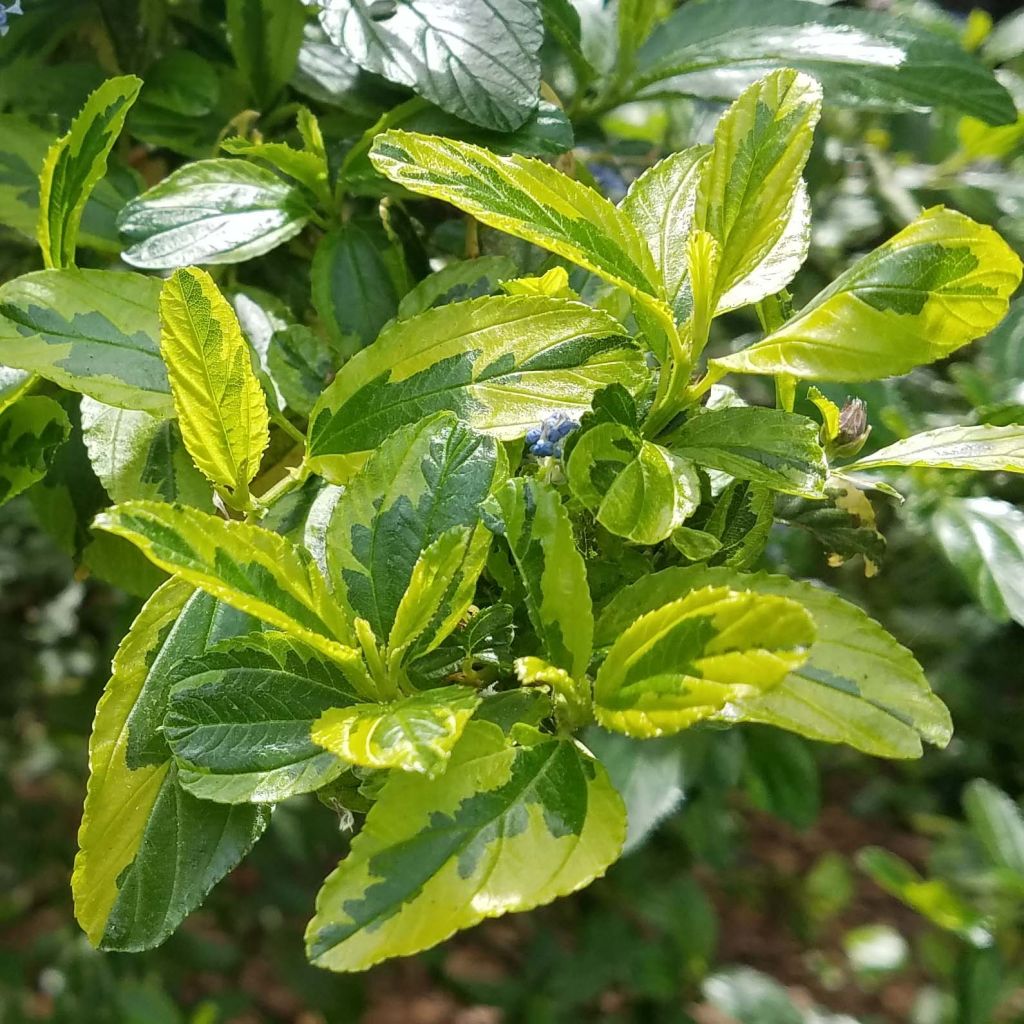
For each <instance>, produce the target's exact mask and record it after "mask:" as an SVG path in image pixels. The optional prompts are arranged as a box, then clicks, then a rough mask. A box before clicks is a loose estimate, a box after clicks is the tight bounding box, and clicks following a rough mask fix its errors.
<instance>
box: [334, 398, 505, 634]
mask: <svg viewBox="0 0 1024 1024" xmlns="http://www.w3.org/2000/svg"><path fill="white" fill-rule="evenodd" d="M507 472H508V471H507V466H506V462H505V458H504V455H503V453H501V452H500V451H499V446H498V444H497V442H495V441H494V440H493V439H492V438H489V437H485V436H484V435H482V434H478V433H476V432H475V431H473V430H471V429H469V428H467V427H466V426H465V425H463V424H461V423H459V422H458V420H457V419H456V418H455V416H454V415H452V414H451V413H439V414H438V415H436V416H431V417H428V418H427V419H425V420H422V421H421V422H419V423H417V424H414V425H412V426H409V427H403V428H402V429H401V430H399V431H396V432H395V433H394V434H392V435H391V436H390V437H389V438H388V439H387V440H386V441H385V442H384V444H383V445H382V446H381V447H380V448H379V449H378V450H377V451H376V452H375V453H374V454H373V455H372V456H371V457H370V459H369V461H368V462H367V463H366V465H365V466H364V467H363V469H362V470H361V471H360V472H359V473H358V474H357V475H356V476H355V477H354V478H353V480H352V481H351V483H350V484H349V486H348V487H347V488H346V490H345V493H344V494H343V495H342V497H341V498H340V499H339V501H338V502H337V504H336V505H335V506H334V510H333V512H332V514H331V516H330V519H329V521H328V524H327V531H326V537H325V550H326V565H327V574H328V577H329V579H330V580H331V582H332V584H333V587H334V592H335V594H336V595H337V598H338V600H339V602H341V604H342V605H343V606H344V607H345V609H346V611H347V613H348V615H349V616H350V617H351V618H353V619H354V618H355V617H356V616H358V617H360V618H363V619H366V620H367V622H369V623H370V626H371V627H372V629H373V632H374V633H375V634H376V636H377V637H378V638H379V639H380V640H381V641H384V640H387V639H388V638H389V636H390V635H391V634H392V631H393V629H395V630H399V632H401V633H403V634H405V635H403V637H402V638H401V644H402V645H404V644H407V643H409V642H411V640H412V639H413V637H410V636H409V633H410V632H411V630H410V629H409V627H408V625H407V624H403V625H402V627H401V628H400V627H399V624H398V623H397V622H396V618H397V616H398V612H399V608H400V606H401V605H402V602H403V599H404V596H405V593H406V590H407V589H408V588H409V586H410V581H411V580H412V578H413V574H414V571H415V570H416V568H417V566H418V565H420V564H421V563H420V561H419V560H420V558H421V556H422V554H423V552H424V551H425V550H426V549H427V548H428V547H430V545H433V544H435V542H437V541H438V540H439V539H440V538H441V537H442V536H444V535H446V534H447V533H448V532H449V531H451V530H452V529H453V528H457V527H465V528H466V532H465V534H464V535H463V536H462V537H461V538H459V540H458V544H457V548H458V550H457V551H456V552H455V556H456V558H457V559H458V562H459V567H458V570H457V571H456V572H454V573H453V574H452V575H451V577H450V579H449V580H448V581H447V582H448V586H447V588H446V591H445V593H444V594H443V596H442V600H441V601H440V602H439V604H438V607H437V608H436V610H435V614H434V615H432V616H431V619H432V621H433V627H434V629H435V630H436V629H438V628H439V627H440V626H441V625H442V624H447V625H446V628H448V629H450V628H452V627H454V625H455V623H456V622H457V621H458V619H459V618H460V617H461V615H462V614H463V613H464V611H465V609H466V607H467V606H468V605H469V603H470V601H471V600H472V597H473V592H474V589H475V587H476V578H477V576H478V575H479V573H480V570H481V569H482V568H483V560H484V558H485V556H486V552H487V548H488V546H489V544H490V535H489V534H488V533H487V531H486V530H485V529H483V528H482V527H481V526H479V525H478V524H479V519H480V504H481V503H482V502H483V501H484V499H485V498H486V497H487V496H488V494H490V492H491V491H492V490H493V489H494V488H495V487H497V486H498V485H499V484H500V483H501V481H502V480H503V479H504V478H505V476H506V475H507ZM459 551H461V556H460V555H459ZM422 582H423V581H422V580H421V584H422ZM421 596H422V595H421ZM426 628H427V626H426V625H424V624H422V623H420V625H419V628H418V629H417V630H415V631H414V632H415V634H416V635H419V633H420V632H422V631H423V630H425V629H426ZM396 639H397V638H396Z"/></svg>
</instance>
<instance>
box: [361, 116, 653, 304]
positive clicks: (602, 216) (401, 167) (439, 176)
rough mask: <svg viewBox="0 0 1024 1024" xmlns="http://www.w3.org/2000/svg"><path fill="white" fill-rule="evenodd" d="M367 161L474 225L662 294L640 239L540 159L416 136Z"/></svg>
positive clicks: (614, 212)
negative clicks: (456, 210)
mask: <svg viewBox="0 0 1024 1024" xmlns="http://www.w3.org/2000/svg"><path fill="white" fill-rule="evenodd" d="M370 158H371V159H372V160H373V165H374V167H376V168H377V170H378V171H380V172H381V174H384V175H386V176H387V177H388V178H390V179H391V180H392V181H397V182H398V183H399V184H400V185H404V186H405V187H406V188H408V189H410V190H411V191H413V192H419V193H421V194H423V195H427V196H433V197H435V198H437V199H444V200H445V201H446V202H449V203H451V204H452V205H453V206H457V207H458V208H459V209H460V210H465V211H466V212H467V213H470V214H472V215H473V216H474V217H476V218H477V220H480V221H482V222H483V223H484V224H489V225H490V226H491V227H494V228H498V229H499V230H501V231H505V232H507V233H508V234H510V235H515V236H516V237H517V238H524V239H526V241H528V242H533V243H534V244H535V245H539V246H541V247H543V248H545V249H549V250H550V251H551V252H554V253H557V254H558V255H559V256H564V257H565V258H566V259H569V260H572V261H573V262H574V263H578V264H579V265H580V266H581V267H585V268H586V269H587V270H590V271H593V273H595V274H598V275H599V276H600V277H603V278H604V279H605V280H606V281H610V282H611V283H612V284H615V285H619V286H620V287H621V288H624V289H626V291H627V292H629V293H630V294H631V295H637V294H641V295H646V296H656V297H657V296H660V295H661V291H662V289H661V285H660V280H659V277H658V272H657V270H656V268H655V266H654V261H653V259H652V257H651V254H650V252H649V251H648V249H647V245H646V243H645V242H644V240H643V238H642V237H641V235H640V233H639V232H638V231H637V229H636V228H635V227H634V226H633V223H632V221H630V220H629V218H628V217H626V216H625V214H623V213H622V211H620V210H618V209H616V208H615V207H614V206H612V204H611V203H610V202H608V200H607V199H605V198H604V197H603V196H602V195H601V194H600V193H599V192H595V191H594V189H592V188H589V187H588V186H586V185H583V184H581V183H580V182H578V181H575V180H574V179H572V178H569V177H567V176H566V175H564V174H562V173H560V172H559V171H557V170H555V168H554V167H552V166H551V165H550V164H546V163H544V162H543V161H542V160H534V159H528V158H526V157H520V156H508V157H502V156H496V155H495V154H493V153H491V152H489V151H488V150H486V149H482V148H481V147H479V146H471V145H468V144H466V143H464V142H457V141H455V140H453V139H439V138H435V137H432V136H429V135H417V134H415V133H413V132H402V131H388V132H384V133H383V134H382V135H378V136H377V139H376V141H375V142H374V144H373V150H372V151H371V154H370Z"/></svg>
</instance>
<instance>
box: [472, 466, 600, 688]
mask: <svg viewBox="0 0 1024 1024" xmlns="http://www.w3.org/2000/svg"><path fill="white" fill-rule="evenodd" d="M489 512H490V514H491V518H490V519H489V521H488V525H489V526H490V527H491V529H493V530H495V531H496V532H498V533H500V534H501V535H502V536H503V537H504V538H505V540H506V541H507V542H508V546H509V550H510V552H511V554H512V559H513V561H514V562H515V564H516V568H517V569H518V572H519V576H520V579H521V580H522V584H523V587H524V588H525V591H526V593H525V601H526V610H527V612H528V613H529V616H530V622H531V624H532V625H533V629H534V631H535V632H536V634H537V637H538V639H539V640H540V642H541V645H542V648H543V650H544V651H545V652H546V656H547V659H548V661H550V662H551V664H552V665H554V666H556V667H557V668H560V669H564V670H565V671H566V672H568V673H569V675H570V676H571V677H572V678H573V679H579V678H580V677H581V676H582V675H583V674H584V673H585V672H586V670H587V665H588V664H589V663H590V655H591V650H592V647H593V635H594V619H593V612H592V605H591V600H590V588H589V586H588V584H587V571H586V567H585V565H584V564H583V557H582V556H581V555H580V553H579V550H578V549H577V547H576V539H575V537H574V536H573V530H572V521H571V520H570V519H569V514H568V512H566V510H565V507H564V506H563V505H562V501H561V498H560V497H559V495H558V492H557V491H556V490H555V489H554V488H553V487H552V486H551V485H550V484H545V483H543V482H541V481H540V480H537V479H533V478H529V477H515V478H513V479H512V480H509V481H508V482H507V483H506V484H505V486H504V487H502V488H501V489H500V490H499V491H498V492H497V493H496V494H495V496H494V498H493V499H492V502H491V504H490V508H489Z"/></svg>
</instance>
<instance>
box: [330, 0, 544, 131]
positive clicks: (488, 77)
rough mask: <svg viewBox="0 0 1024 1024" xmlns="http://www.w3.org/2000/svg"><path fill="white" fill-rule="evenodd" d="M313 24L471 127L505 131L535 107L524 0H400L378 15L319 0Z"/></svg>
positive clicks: (533, 56) (336, 0)
mask: <svg viewBox="0 0 1024 1024" xmlns="http://www.w3.org/2000/svg"><path fill="white" fill-rule="evenodd" d="M320 23H321V24H322V25H323V27H324V30H325V31H326V33H327V35H328V36H329V37H330V38H331V40H332V41H333V42H334V43H335V44H336V45H337V46H339V47H341V49H342V50H343V51H345V52H346V53H347V54H348V55H349V56H350V57H351V58H352V60H354V61H355V62H356V63H357V64H358V65H359V66H360V67H362V68H365V69H366V70H367V71H373V72H376V73H377V74H379V75H383V76H384V77H385V78H387V79H389V80H390V81H392V82H398V83H400V84H401V85H408V86H410V87H411V88H412V89H414V90H415V91H416V92H417V93H419V94H420V95H421V96H423V97H425V98H426V99H428V100H431V101H432V102H433V103H436V104H437V105H438V106H439V107H441V108H442V109H443V110H447V111H448V112H449V113H452V114H457V115H458V116H459V117H464V118H465V119H466V120H467V121H472V122H473V124H479V125H482V126H483V127H485V128H497V129H499V130H501V131H511V130H512V129H514V128H518V127H519V125H521V124H522V123H523V122H524V121H525V120H526V119H527V117H529V115H530V114H531V113H532V111H533V110H534V108H535V107H536V106H537V93H538V90H539V87H540V59H539V57H538V51H539V50H540V45H541V43H542V42H543V39H544V32H543V25H542V22H541V14H540V9H539V7H538V5H537V4H536V3H533V2H530V0H406V2H403V3H401V4H395V5H393V6H392V9H391V12H389V13H388V14H387V15H385V16H384V17H377V16H375V13H374V9H373V7H372V5H369V6H367V5H365V4H364V3H363V2H362V0H323V3H322V4H321V9H320Z"/></svg>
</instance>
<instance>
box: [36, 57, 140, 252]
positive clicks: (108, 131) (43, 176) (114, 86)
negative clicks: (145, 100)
mask: <svg viewBox="0 0 1024 1024" xmlns="http://www.w3.org/2000/svg"><path fill="white" fill-rule="evenodd" d="M141 88H142V80H141V79H139V78H136V77H135V76H134V75H122V76H121V77H120V78H111V79H108V80H107V81H106V82H104V83H103V84H102V85H101V86H100V87H99V88H98V89H97V90H96V91H95V92H94V93H92V95H91V96H90V97H89V98H88V99H87V100H86V102H85V106H84V107H83V108H82V111H81V113H80V114H79V115H78V117H76V118H75V120H74V121H73V122H72V124H71V130H70V131H69V132H68V133H67V135H64V136H62V137H61V138H59V139H58V140H57V141H56V142H55V143H54V144H53V145H52V146H51V147H50V150H49V152H48V153H47V154H46V159H45V160H44V161H43V168H42V171H41V173H40V175H39V225H38V228H37V234H38V237H39V247H40V249H42V252H43V263H44V264H45V265H46V266H47V267H48V268H49V267H57V268H60V267H73V266H74V265H75V246H76V245H77V243H78V228H79V225H80V224H81V222H82V213H83V211H84V210H85V204H86V201H87V200H88V199H89V195H90V194H91V192H92V190H93V189H94V188H95V187H96V185H97V183H98V182H99V181H100V179H101V178H102V177H103V175H104V174H105V173H106V169H107V156H108V154H109V153H110V150H111V148H112V147H113V145H114V143H115V142H116V141H117V137H118V135H120V134H121V129H122V128H123V127H124V119H125V117H126V116H127V114H128V110H129V108H130V107H131V105H132V104H133V103H134V102H135V100H136V98H137V97H138V95H139V89H141Z"/></svg>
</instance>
